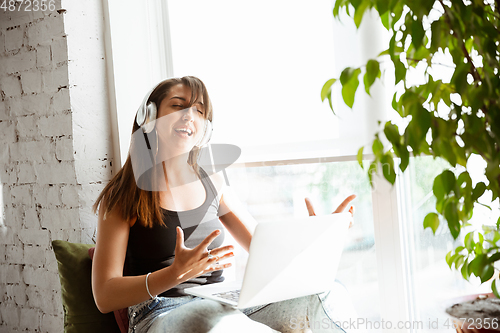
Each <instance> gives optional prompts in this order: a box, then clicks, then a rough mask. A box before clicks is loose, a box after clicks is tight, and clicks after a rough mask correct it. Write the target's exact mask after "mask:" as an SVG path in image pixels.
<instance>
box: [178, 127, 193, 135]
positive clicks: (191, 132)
mask: <svg viewBox="0 0 500 333" xmlns="http://www.w3.org/2000/svg"><path fill="white" fill-rule="evenodd" d="M175 131H176V132H177V133H186V134H187V135H189V136H191V135H193V131H192V130H190V129H189V128H177V129H176V130H175Z"/></svg>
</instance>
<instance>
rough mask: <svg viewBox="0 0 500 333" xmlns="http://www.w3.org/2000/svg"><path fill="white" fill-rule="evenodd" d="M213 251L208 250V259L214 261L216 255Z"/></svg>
mask: <svg viewBox="0 0 500 333" xmlns="http://www.w3.org/2000/svg"><path fill="white" fill-rule="evenodd" d="M210 251H211V250H208V255H207V259H208V260H210V259H213V258H214V255H213V254H211V253H210Z"/></svg>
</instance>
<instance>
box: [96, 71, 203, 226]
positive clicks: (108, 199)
mask: <svg viewBox="0 0 500 333" xmlns="http://www.w3.org/2000/svg"><path fill="white" fill-rule="evenodd" d="M178 84H182V85H185V86H186V87H189V88H190V89H191V100H190V105H189V106H191V105H193V104H194V103H195V102H197V101H198V100H199V99H200V97H201V96H203V104H204V105H205V112H204V116H205V119H208V120H210V121H212V116H213V111H212V103H211V102H210V98H209V96H208V92H207V89H206V87H205V84H204V83H203V82H202V81H201V80H200V79H198V78H196V77H194V76H185V77H182V78H172V79H168V80H165V81H162V82H160V83H159V84H158V85H157V86H156V88H155V89H154V90H153V92H152V93H151V95H150V96H149V99H148V100H147V102H154V103H155V104H156V105H157V107H158V108H159V107H160V104H161V101H162V100H163V99H164V98H165V97H167V95H168V93H169V92H170V89H171V88H172V87H173V86H176V85H178ZM137 130H140V127H139V125H138V124H137V122H136V121H135V118H134V125H133V129H132V134H133V133H135V132H136V131H137ZM133 144H134V143H133V142H131V146H132V145H133ZM150 148H151V147H150ZM198 155H199V149H198V148H197V147H194V148H193V150H191V151H190V152H189V157H188V163H189V165H190V166H191V167H192V168H193V170H194V171H195V173H196V174H197V175H198V176H199V169H198V168H199V166H198V163H197V160H198ZM156 168H157V166H156V165H154V166H153V169H152V173H153V175H154V174H156V173H155V169H156ZM92 208H93V211H94V213H96V212H97V210H98V209H104V219H106V214H107V213H109V212H111V211H112V210H113V209H115V208H117V209H119V210H118V213H119V214H120V216H121V217H122V218H123V219H125V220H126V221H129V220H130V219H132V218H134V217H136V216H137V217H138V220H139V221H140V223H141V224H142V225H143V226H145V227H150V228H151V227H153V225H155V224H160V225H164V223H163V214H162V209H161V205H160V193H159V191H147V190H143V189H141V188H140V187H139V186H137V183H136V180H135V178H134V173H133V170H132V160H131V157H130V151H129V154H128V156H127V160H126V161H125V164H124V165H123V167H122V168H121V169H120V170H119V171H118V172H117V174H116V175H115V176H114V177H113V178H112V179H111V181H110V182H109V183H108V184H107V185H106V187H105V188H104V189H103V190H102V192H101V194H100V195H99V197H98V198H97V200H96V202H95V203H94V206H93V207H92Z"/></svg>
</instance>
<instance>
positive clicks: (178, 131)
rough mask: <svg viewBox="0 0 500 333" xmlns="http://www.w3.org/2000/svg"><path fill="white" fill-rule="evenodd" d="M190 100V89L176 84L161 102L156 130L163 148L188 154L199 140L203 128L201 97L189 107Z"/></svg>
mask: <svg viewBox="0 0 500 333" xmlns="http://www.w3.org/2000/svg"><path fill="white" fill-rule="evenodd" d="M190 99H191V89H190V88H189V87H186V86H184V85H183V84H178V85H175V86H173V87H172V88H171V89H170V92H169V93H168V95H167V96H166V97H165V98H164V99H163V100H162V101H161V104H160V107H159V108H158V116H157V120H156V130H157V132H158V136H159V139H160V140H161V143H162V146H163V147H165V145H166V147H168V148H173V149H175V150H179V149H180V150H181V151H182V152H189V151H191V149H193V147H194V146H195V145H196V144H197V143H198V142H199V141H200V140H201V138H202V136H203V131H204V128H205V116H204V113H205V108H204V105H203V96H200V97H199V99H198V100H197V101H196V103H194V104H193V105H192V106H191V107H189V105H190V102H191V101H190ZM160 147H161V146H160Z"/></svg>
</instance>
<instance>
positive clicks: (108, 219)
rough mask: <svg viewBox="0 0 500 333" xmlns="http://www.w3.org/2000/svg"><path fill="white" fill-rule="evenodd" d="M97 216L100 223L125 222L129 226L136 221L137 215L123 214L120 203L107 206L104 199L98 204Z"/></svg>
mask: <svg viewBox="0 0 500 333" xmlns="http://www.w3.org/2000/svg"><path fill="white" fill-rule="evenodd" d="M98 217H99V222H101V223H117V224H124V223H126V224H128V225H129V226H130V227H132V226H133V225H134V224H135V222H136V221H137V215H134V216H131V217H126V216H124V211H123V209H122V206H121V204H120V203H116V204H114V205H113V206H112V207H109V206H108V205H107V204H106V202H105V201H104V202H101V204H100V205H99V213H98Z"/></svg>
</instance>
